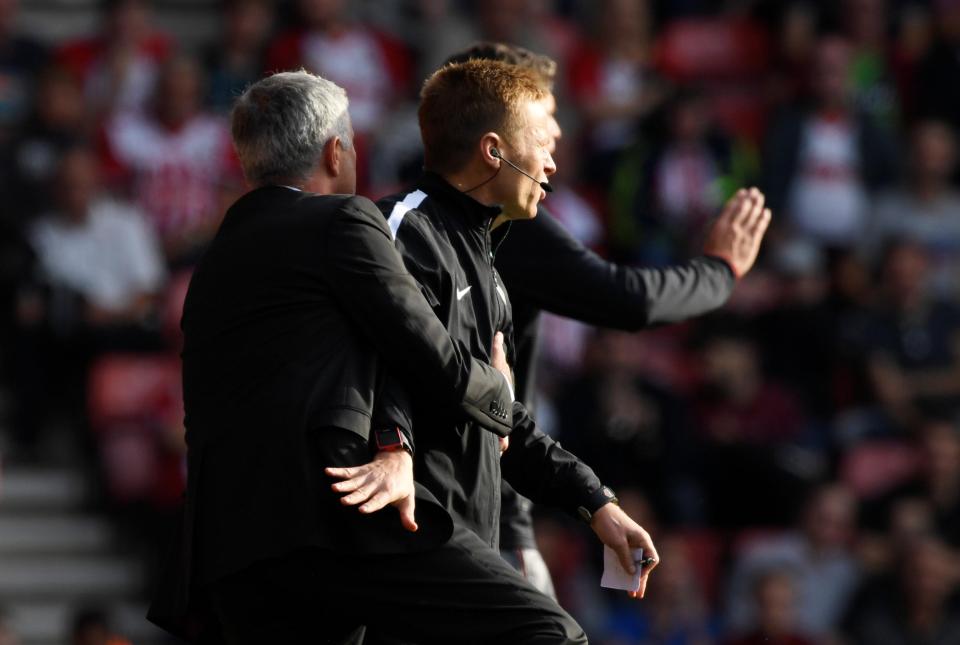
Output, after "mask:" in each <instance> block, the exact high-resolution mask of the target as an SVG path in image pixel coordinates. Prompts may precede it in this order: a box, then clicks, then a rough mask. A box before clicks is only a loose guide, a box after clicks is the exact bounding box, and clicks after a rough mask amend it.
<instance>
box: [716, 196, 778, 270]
mask: <svg viewBox="0 0 960 645" xmlns="http://www.w3.org/2000/svg"><path fill="white" fill-rule="evenodd" d="M765 199H766V198H765V197H764V195H763V193H761V192H760V191H759V190H758V189H756V188H750V189H749V190H747V189H745V188H741V189H740V190H738V191H737V192H736V193H735V194H734V195H733V197H731V198H730V199H729V200H728V201H727V203H726V205H725V206H724V207H723V211H722V212H721V213H720V215H719V216H718V217H717V219H716V220H714V222H713V226H712V227H711V228H710V232H709V233H708V234H707V240H706V242H705V243H704V245H703V252H704V254H705V255H713V256H716V257H718V258H722V259H723V260H725V261H726V262H727V264H729V265H730V268H731V269H733V273H734V275H736V277H737V278H741V277H743V276H744V275H745V274H746V273H747V272H748V271H749V270H750V269H751V268H752V267H753V263H754V262H756V260H757V254H758V253H759V252H760V243H761V242H762V241H763V235H764V233H766V232H767V227H768V226H769V225H770V217H771V214H770V209H769V208H764V207H763V206H764V201H765Z"/></svg>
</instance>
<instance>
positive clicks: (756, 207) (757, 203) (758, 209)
mask: <svg viewBox="0 0 960 645" xmlns="http://www.w3.org/2000/svg"><path fill="white" fill-rule="evenodd" d="M750 201H751V208H750V214H749V216H748V217H747V219H746V220H744V223H743V225H744V228H745V229H746V230H748V231H750V230H752V229H753V228H754V227H755V226H756V224H757V222H758V221H760V218H761V217H762V216H763V204H764V202H765V201H766V197H764V195H763V193H761V192H760V191H759V190H757V189H756V188H751V189H750Z"/></svg>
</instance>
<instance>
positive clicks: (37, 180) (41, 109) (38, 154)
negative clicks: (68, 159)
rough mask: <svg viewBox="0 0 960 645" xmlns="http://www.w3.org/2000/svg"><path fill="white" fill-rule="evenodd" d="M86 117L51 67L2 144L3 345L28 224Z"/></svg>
mask: <svg viewBox="0 0 960 645" xmlns="http://www.w3.org/2000/svg"><path fill="white" fill-rule="evenodd" d="M0 3H2V2H0ZM82 122H83V102H82V100H81V97H80V92H79V87H78V86H77V83H76V82H75V81H74V80H73V78H72V77H71V76H70V75H69V74H67V73H65V72H64V71H63V70H61V69H58V68H47V69H46V70H45V71H44V72H43V73H41V75H40V77H39V79H38V81H37V86H36V95H35V97H34V107H33V112H32V115H31V116H30V117H29V119H28V120H27V122H26V123H25V124H24V125H23V126H22V127H21V128H19V129H18V132H17V135H16V136H15V137H13V139H12V141H9V142H7V143H6V144H5V145H0V203H2V204H4V208H3V209H2V210H0V258H2V261H0V345H2V346H7V344H8V343H10V342H11V337H12V335H13V329H14V314H13V310H14V302H15V300H16V293H17V290H18V288H19V285H20V284H21V283H22V282H23V280H24V279H25V278H26V277H27V276H28V275H29V272H30V270H31V266H32V262H33V256H32V253H31V252H30V248H29V245H28V244H27V241H26V237H25V230H26V227H27V225H28V224H29V223H30V222H31V221H32V220H33V219H34V218H35V217H36V216H37V215H38V214H39V213H40V212H41V211H43V210H45V209H47V208H48V207H49V206H51V199H50V194H51V191H50V190H48V188H49V186H51V185H52V183H53V175H54V173H55V172H56V168H57V165H58V164H59V162H60V155H61V154H62V152H63V150H64V149H65V148H66V147H67V146H70V145H72V144H73V143H75V142H76V141H77V139H78V137H80V136H81V135H82V132H83V129H82ZM8 364H9V363H8ZM6 376H7V377H8V378H11V377H14V376H15V375H13V374H7V375H6Z"/></svg>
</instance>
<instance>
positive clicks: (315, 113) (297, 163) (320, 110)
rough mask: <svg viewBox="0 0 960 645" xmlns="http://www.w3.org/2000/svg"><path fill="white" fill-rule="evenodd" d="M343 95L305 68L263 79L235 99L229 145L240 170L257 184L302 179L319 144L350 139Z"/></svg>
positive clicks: (318, 154) (311, 166) (311, 167)
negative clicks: (236, 157)
mask: <svg viewBox="0 0 960 645" xmlns="http://www.w3.org/2000/svg"><path fill="white" fill-rule="evenodd" d="M348 105H349V103H348V101H347V93H346V92H345V91H344V90H343V88H342V87H340V86H339V85H337V84H335V83H332V82H330V81H328V80H327V79H325V78H322V77H320V76H317V75H316V74H311V73H310V72H307V71H305V70H300V71H298V72H281V73H279V74H273V75H272V76H268V77H266V78H264V79H261V80H259V81H257V82H256V83H254V84H253V85H251V86H250V87H248V88H247V90H246V91H245V92H244V93H243V94H242V95H241V96H240V98H238V99H237V102H236V103H235V104H234V106H233V112H232V113H231V132H232V135H233V145H234V147H235V148H236V150H237V156H238V157H239V158H240V165H241V166H242V167H243V174H244V175H245V176H246V178H247V181H249V182H250V183H251V184H253V185H255V186H262V185H264V184H270V183H274V182H289V181H297V180H299V181H303V180H306V179H307V178H308V177H309V176H310V174H311V173H312V172H313V170H314V168H316V166H317V163H318V162H319V161H320V157H321V156H322V154H323V148H324V146H325V145H326V144H327V142H328V141H330V140H331V139H333V138H334V137H340V141H341V142H342V144H343V146H344V147H345V148H350V146H351V145H352V142H351V139H350V115H349V113H348V112H347V107H348Z"/></svg>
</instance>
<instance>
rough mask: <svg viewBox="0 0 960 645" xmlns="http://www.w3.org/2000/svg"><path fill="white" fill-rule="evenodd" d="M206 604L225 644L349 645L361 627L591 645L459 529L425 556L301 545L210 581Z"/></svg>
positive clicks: (528, 644) (504, 642)
mask: <svg viewBox="0 0 960 645" xmlns="http://www.w3.org/2000/svg"><path fill="white" fill-rule="evenodd" d="M211 601H212V604H213V607H214V610H215V611H216V613H217V617H218V619H219V621H220V624H221V626H222V628H223V632H224V638H225V640H226V642H227V643H228V644H229V645H254V644H256V645H263V644H265V643H284V644H289V645H296V644H300V643H303V644H320V643H331V644H334V643H335V644H338V645H340V644H345V643H355V642H359V641H360V640H361V639H362V627H361V626H362V625H365V626H367V627H368V628H369V629H370V630H371V631H375V632H376V633H377V634H378V635H381V636H382V638H383V639H384V640H385V641H386V642H394V641H395V642H403V643H417V644H419V645H432V644H438V645H439V644H443V645H450V644H452V643H464V644H467V643H476V644H477V645H480V644H481V643H482V644H484V645H487V644H489V643H496V645H509V644H512V643H516V644H517V645H520V644H523V645H539V644H547V643H549V644H552V645H553V644H561V643H562V644H574V643H575V644H580V643H586V642H587V638H586V636H585V635H584V633H583V630H582V629H581V628H580V626H579V625H577V623H576V621H574V620H573V618H571V617H570V615H569V614H567V613H566V612H565V611H564V610H563V609H561V608H560V606H559V605H558V604H557V603H556V601H554V600H553V599H551V598H549V597H547V596H546V595H544V594H543V593H541V592H539V591H537V590H536V589H534V588H533V586H531V585H530V583H528V582H527V581H526V580H524V578H523V577H522V576H521V575H520V574H519V573H517V572H516V571H515V570H514V569H513V568H512V567H510V565H509V564H507V563H506V562H504V560H503V559H502V558H501V557H500V555H499V553H497V552H495V551H494V550H493V549H491V548H490V547H489V546H487V545H486V544H485V543H484V542H483V541H482V540H480V538H478V537H477V536H476V535H475V534H474V533H472V532H471V531H469V530H467V529H464V528H462V527H456V528H455V529H454V533H453V536H452V537H451V538H450V540H449V541H448V542H447V543H446V544H444V545H443V546H441V547H439V548H437V549H435V550H432V551H427V552H423V553H414V554H402V555H347V554H342V553H334V552H330V551H323V550H320V549H304V550H300V551H297V552H295V553H291V554H289V555H287V556H285V557H283V558H278V559H274V560H268V561H264V562H260V563H258V564H256V565H254V566H252V567H250V568H248V569H246V570H244V571H242V572H240V573H237V574H234V575H232V576H229V577H227V578H224V579H223V580H221V581H219V582H217V583H215V584H214V585H213V587H212V588H211Z"/></svg>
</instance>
